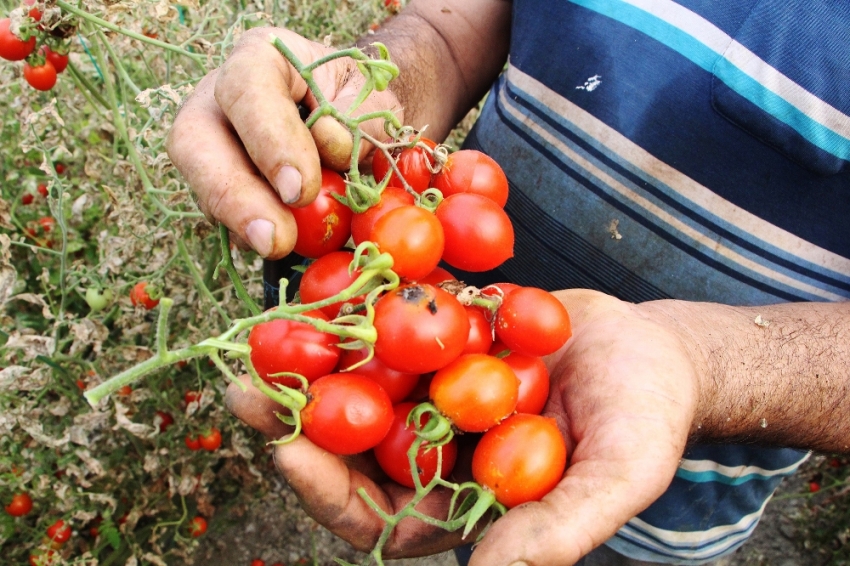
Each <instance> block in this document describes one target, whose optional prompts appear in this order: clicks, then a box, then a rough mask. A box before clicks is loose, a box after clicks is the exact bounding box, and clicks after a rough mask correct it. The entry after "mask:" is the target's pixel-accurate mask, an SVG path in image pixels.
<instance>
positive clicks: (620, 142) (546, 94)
mask: <svg viewBox="0 0 850 566" xmlns="http://www.w3.org/2000/svg"><path fill="white" fill-rule="evenodd" d="M507 78H508V80H509V81H510V82H511V84H512V85H513V86H514V87H516V88H517V89H518V90H521V91H524V92H526V93H527V94H528V96H529V97H531V98H534V99H537V100H538V101H539V102H540V103H541V104H542V105H544V106H546V107H547V108H548V109H549V111H550V112H551V113H552V114H554V115H556V116H559V117H560V116H569V120H570V121H571V122H572V123H573V124H575V126H576V128H577V129H578V130H580V131H581V132H583V133H584V134H585V135H587V136H589V137H591V138H593V139H594V140H604V144H605V148H606V149H607V150H608V151H611V152H613V153H615V154H616V155H617V157H618V158H620V159H621V160H623V161H625V162H627V163H629V164H630V165H631V166H632V167H633V168H635V169H636V170H639V171H640V172H641V173H642V174H643V175H644V176H645V177H646V178H647V179H648V180H649V182H650V183H652V184H663V185H667V186H669V187H670V188H671V189H673V190H674V191H676V193H678V195H679V197H680V199H681V200H683V201H684V202H685V204H689V206H690V207H691V208H693V207H699V208H702V209H704V210H706V211H707V212H708V213H710V214H712V215H714V216H716V217H718V218H722V219H723V220H724V222H727V223H728V224H731V225H732V226H734V227H735V228H737V229H738V230H739V231H740V232H741V233H745V234H749V236H750V237H751V238H752V239H754V240H760V241H763V242H769V244H770V245H772V246H774V247H776V248H778V249H781V250H783V251H784V252H785V253H787V254H790V255H792V256H795V257H797V258H799V259H800V260H802V261H804V262H808V263H811V264H814V265H817V266H820V267H822V268H823V269H825V270H828V271H833V272H836V273H839V274H844V275H850V259H848V258H844V257H841V256H840V255H838V254H835V253H833V252H830V251H829V250H826V249H824V248H821V247H819V246H816V245H815V244H812V243H811V242H807V241H806V240H804V239H802V238H800V237H798V236H795V235H794V234H792V233H790V232H788V231H786V230H783V229H782V228H779V227H778V226H774V225H773V224H770V223H769V222H767V221H765V220H762V219H761V218H759V217H757V216H755V215H753V214H751V213H749V212H747V211H746V210H744V209H742V208H740V207H738V206H736V205H734V204H733V203H731V202H729V201H727V200H726V199H724V198H722V197H720V196H719V195H717V194H716V193H714V192H712V191H711V190H709V189H708V188H707V187H704V186H703V185H701V184H699V183H698V182H696V181H695V180H693V179H691V178H690V177H688V176H686V175H684V174H682V173H681V172H680V171H678V170H676V169H674V168H673V167H671V166H669V165H667V164H666V163H664V162H663V161H660V160H659V159H656V158H655V157H654V156H652V155H651V154H650V153H649V152H647V151H646V150H644V149H643V148H641V147H640V146H638V145H637V144H635V143H633V142H632V141H631V140H629V139H628V138H626V137H625V136H623V135H622V134H620V133H619V132H617V131H616V130H614V129H613V128H611V127H609V126H608V125H606V124H605V123H603V122H602V121H601V120H598V119H597V118H595V117H594V116H592V115H591V114H589V113H587V112H585V111H584V110H583V109H581V108H579V107H578V106H576V105H575V104H573V103H572V102H570V101H569V100H567V99H565V98H563V97H562V96H560V95H559V94H558V93H556V92H554V91H552V90H551V89H549V88H548V87H546V86H545V85H543V84H542V83H540V82H539V81H537V80H536V79H534V78H533V77H531V76H529V75H526V74H525V73H523V72H522V71H520V70H519V69H517V68H516V67H509V68H508V72H507ZM500 99H501V101H502V104H503V106H504V107H505V108H506V109H507V110H508V111H509V112H510V114H511V115H512V116H513V117H514V118H515V119H516V120H518V121H520V122H521V123H522V124H523V125H524V126H525V127H526V128H528V129H530V130H532V131H534V133H535V134H537V135H538V136H540V137H541V138H543V139H545V140H546V142H547V143H549V144H551V145H552V146H554V147H555V148H557V149H558V150H559V151H560V152H561V153H563V154H564V155H565V156H566V157H567V158H568V159H571V160H573V161H575V162H576V163H577V164H579V165H581V166H582V167H584V168H585V169H586V170H587V171H588V173H589V174H590V175H591V176H594V177H598V178H599V179H600V180H602V181H603V182H604V183H606V184H607V185H608V186H609V187H610V188H612V189H614V190H616V191H617V192H618V193H619V194H620V195H622V196H623V197H624V198H627V199H629V200H630V201H632V202H634V203H635V204H637V205H639V206H640V207H642V208H644V209H645V210H646V211H647V212H650V213H651V214H653V215H654V216H656V217H658V218H659V219H660V220H663V221H664V222H666V223H667V224H668V225H669V226H670V227H671V228H674V229H676V230H678V231H680V232H682V233H684V234H686V235H687V236H688V237H690V238H693V239H694V240H696V241H698V242H699V243H700V244H702V245H703V246H706V247H707V248H709V249H713V250H715V251H716V252H717V253H718V254H720V255H722V256H724V257H726V258H728V259H730V260H731V261H733V262H735V263H737V264H740V265H742V266H743V267H746V268H748V269H751V270H753V271H756V272H758V273H760V274H762V275H763V276H765V277H767V278H769V279H772V280H774V281H777V282H780V283H783V284H785V285H788V286H791V287H794V288H796V289H800V290H802V291H804V292H807V293H810V294H813V295H816V296H820V297H822V298H824V299H827V300H832V301H839V300H844V297H842V296H840V295H837V294H834V293H829V292H827V291H824V290H822V289H819V288H817V287H814V286H812V285H808V284H805V283H802V282H800V281H797V280H795V279H792V278H790V277H788V276H786V275H785V274H782V273H778V272H776V271H774V270H771V269H769V268H767V267H765V266H763V265H760V264H757V263H755V262H753V261H752V260H749V259H748V258H745V257H743V256H741V255H740V254H738V253H737V252H735V251H733V250H730V249H729V248H727V247H725V246H722V245H719V244H718V242H717V239H713V238H709V237H707V236H705V235H703V234H701V233H699V232H697V231H696V230H694V229H693V228H691V227H690V226H688V225H687V224H685V223H684V222H682V221H681V220H679V219H678V218H676V217H674V216H672V215H671V214H669V213H668V212H666V211H664V210H662V209H661V208H659V207H658V206H657V205H655V204H654V203H652V202H651V201H649V200H647V199H646V198H644V197H642V196H640V195H638V194H636V193H635V192H634V191H633V190H632V189H630V188H628V187H626V186H625V185H624V184H623V183H621V182H620V181H618V180H617V179H614V178H613V177H611V176H610V175H609V174H608V173H606V172H604V171H602V170H601V169H600V168H599V167H597V166H596V165H595V164H593V163H591V162H590V161H589V160H588V159H586V158H584V157H583V156H580V155H578V154H577V153H576V152H575V151H573V150H572V149H571V148H569V147H567V146H566V144H564V142H563V141H562V140H560V139H558V138H556V137H555V136H553V135H552V134H550V133H549V132H547V131H545V130H544V129H543V127H542V126H541V125H540V124H538V123H536V122H534V121H532V119H530V118H528V117H527V116H525V115H523V114H521V113H520V112H519V111H518V110H517V109H516V108H514V106H513V104H512V102H511V101H510V100H509V99H508V97H507V96H506V95H505V93H504V92H502V94H501V97H500Z"/></svg>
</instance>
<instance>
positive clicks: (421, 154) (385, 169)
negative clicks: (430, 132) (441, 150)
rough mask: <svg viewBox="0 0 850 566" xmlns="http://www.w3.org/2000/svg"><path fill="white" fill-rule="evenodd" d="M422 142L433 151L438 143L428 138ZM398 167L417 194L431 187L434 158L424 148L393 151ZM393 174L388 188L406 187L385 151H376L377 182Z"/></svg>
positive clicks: (373, 163)
mask: <svg viewBox="0 0 850 566" xmlns="http://www.w3.org/2000/svg"><path fill="white" fill-rule="evenodd" d="M420 142H421V143H423V144H424V145H426V146H427V147H428V148H430V149H431V150H433V149H434V148H435V147H437V143H436V142H434V141H432V140H429V139H427V138H420ZM393 159H395V162H396V167H398V170H399V172H400V173H401V176H402V177H404V180H405V181H407V184H408V185H410V188H412V189H413V190H414V191H416V192H417V193H422V192H423V191H424V190H425V189H427V188H428V187H430V186H431V169H432V168H433V167H434V156H433V155H432V153H431V152H429V151H428V150H426V149H423V148H422V147H419V146H416V147H405V148H403V149H400V150H395V151H393ZM390 173H391V174H392V176H391V177H390V180H389V183H388V185H387V186H392V187H404V184H403V183H402V182H401V180H400V179H399V178H398V175H397V174H396V172H395V171H393V170H392V167H391V166H390V162H389V160H388V159H387V156H386V154H384V152H383V151H379V150H376V151H375V155H374V156H373V157H372V175H373V176H374V177H375V181H377V182H378V183H380V182H381V181H382V180H383V179H384V178H385V177H386V176H387V175H388V174H390Z"/></svg>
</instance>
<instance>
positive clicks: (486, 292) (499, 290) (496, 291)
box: [481, 283, 520, 299]
mask: <svg viewBox="0 0 850 566" xmlns="http://www.w3.org/2000/svg"><path fill="white" fill-rule="evenodd" d="M519 288H520V285H516V284H515V283H493V284H492V285H487V286H486V287H484V288H483V289H481V294H482V295H483V296H485V297H499V298H501V299H504V298H505V295H507V294H508V293H510V292H512V291H513V290H515V289H519Z"/></svg>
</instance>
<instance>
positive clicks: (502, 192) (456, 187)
mask: <svg viewBox="0 0 850 566" xmlns="http://www.w3.org/2000/svg"><path fill="white" fill-rule="evenodd" d="M431 184H432V185H433V187H434V188H435V189H440V192H441V193H443V197H444V198H445V197H449V196H451V195H454V194H458V193H475V194H479V195H481V196H484V197H487V198H488V199H490V200H492V201H493V202H495V203H496V204H498V205H499V206H500V207H502V208H504V206H505V203H506V202H508V178H507V177H505V172H504V171H502V168H501V167H499V164H498V163H496V161H495V160H493V158H492V157H490V156H489V155H486V154H484V153H481V152H480V151H476V150H474V149H462V150H460V151H456V152H454V153H452V154H451V155H449V157H448V159H447V160H446V163H445V164H444V165H443V168H442V169H441V170H440V172H439V173H437V174H436V175H434V178H433V180H432V182H431Z"/></svg>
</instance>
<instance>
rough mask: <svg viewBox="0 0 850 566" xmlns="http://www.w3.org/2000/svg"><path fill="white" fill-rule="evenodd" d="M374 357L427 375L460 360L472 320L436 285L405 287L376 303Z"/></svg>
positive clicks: (397, 366) (402, 369) (400, 369)
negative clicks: (376, 335)
mask: <svg viewBox="0 0 850 566" xmlns="http://www.w3.org/2000/svg"><path fill="white" fill-rule="evenodd" d="M374 324H375V329H376V330H377V331H378V339H377V340H376V341H375V355H376V356H377V357H378V358H379V359H380V360H381V361H382V362H384V363H385V364H386V365H387V366H389V367H391V368H393V369H396V370H399V371H404V372H409V373H426V372H429V371H434V370H437V369H440V368H441V367H443V366H445V365H446V364H448V363H449V362H451V361H452V360H454V359H455V358H457V357H458V356H459V355H460V353H461V351H462V350H463V347H464V346H465V345H466V341H467V338H468V337H469V317H467V316H466V311H465V310H464V309H463V305H461V304H460V303H459V302H458V301H457V299H456V298H455V297H454V296H453V295H451V294H449V293H447V292H446V291H443V290H442V289H439V288H437V287H434V286H433V285H420V284H413V285H402V286H400V287H398V288H397V289H395V290H394V291H391V292H389V293H387V294H385V295H383V296H382V297H381V298H380V299H378V301H377V302H376V303H375V321H374Z"/></svg>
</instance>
